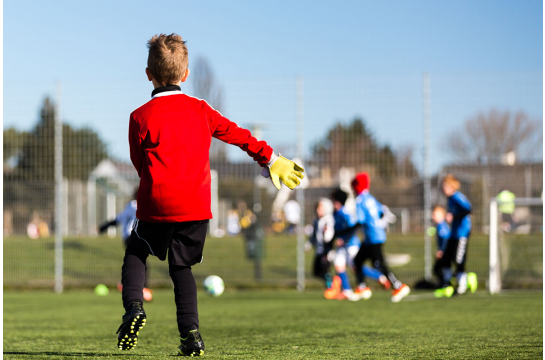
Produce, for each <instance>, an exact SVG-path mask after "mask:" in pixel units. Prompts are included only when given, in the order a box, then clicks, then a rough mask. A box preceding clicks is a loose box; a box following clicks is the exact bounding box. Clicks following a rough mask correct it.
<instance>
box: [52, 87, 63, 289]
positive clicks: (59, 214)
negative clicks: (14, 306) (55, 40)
mask: <svg viewBox="0 0 545 360" xmlns="http://www.w3.org/2000/svg"><path fill="white" fill-rule="evenodd" d="M61 96H62V85H61V83H60V82H59V83H57V86H56V91H55V145H54V146H55V292H56V293H58V294H60V293H62V290H63V255H62V247H63V244H62V232H63V227H64V226H63V220H64V219H63V179H62V169H63V165H62V155H63V154H62V117H61Z"/></svg>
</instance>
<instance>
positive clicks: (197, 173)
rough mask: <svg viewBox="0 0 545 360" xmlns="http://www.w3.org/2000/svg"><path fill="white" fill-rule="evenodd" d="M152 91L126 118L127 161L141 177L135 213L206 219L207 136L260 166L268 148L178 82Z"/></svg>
mask: <svg viewBox="0 0 545 360" xmlns="http://www.w3.org/2000/svg"><path fill="white" fill-rule="evenodd" d="M152 96H153V97H152V99H151V100H150V101H149V102H147V103H146V104H144V105H142V106H140V107H139V108H138V109H136V110H134V111H133V112H132V114H131V117H130V122H129V145H130V152H131V160H132V163H133V165H134V167H135V168H136V171H137V172H138V175H139V176H140V188H139V190H138V199H137V202H138V209H137V211H136V217H137V218H138V219H140V220H143V221H148V222H183V221H193V220H206V219H210V218H212V212H211V211H210V159H209V150H210V144H211V142H212V137H215V138H217V139H220V140H222V141H224V142H226V143H229V144H233V145H236V146H238V147H240V148H241V149H242V150H244V151H246V152H247V153H248V155H250V156H251V157H252V158H253V159H254V160H255V161H257V162H258V163H259V164H260V165H261V166H265V165H266V164H267V163H268V162H269V160H270V158H271V155H272V153H273V149H272V148H271V147H270V146H269V145H267V143H266V142H265V141H257V139H256V138H255V137H253V136H252V134H251V133H250V131H249V130H246V129H243V128H240V127H239V126H238V125H237V124H235V123H234V122H232V121H229V120H228V119H227V118H225V117H224V116H223V115H221V114H220V113H219V112H218V111H216V110H214V109H213V108H212V107H211V106H210V105H208V103H207V102H206V101H204V100H200V99H197V98H194V97H191V96H187V95H185V94H183V93H182V92H181V91H180V87H178V86H175V85H171V86H165V87H161V88H157V89H155V90H154V91H153V92H152Z"/></svg>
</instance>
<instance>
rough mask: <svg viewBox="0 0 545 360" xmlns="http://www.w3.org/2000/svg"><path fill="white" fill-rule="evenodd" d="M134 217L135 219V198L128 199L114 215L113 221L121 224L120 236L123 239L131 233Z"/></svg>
mask: <svg viewBox="0 0 545 360" xmlns="http://www.w3.org/2000/svg"><path fill="white" fill-rule="evenodd" d="M134 219H136V200H132V201H130V202H129V203H128V204H127V206H125V208H124V209H123V211H122V212H120V213H119V214H117V216H116V217H115V222H116V223H118V224H121V231H122V233H121V236H122V237H123V240H124V241H126V240H127V239H128V238H129V236H130V235H131V231H132V225H133V223H134Z"/></svg>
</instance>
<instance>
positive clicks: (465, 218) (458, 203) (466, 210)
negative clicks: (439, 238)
mask: <svg viewBox="0 0 545 360" xmlns="http://www.w3.org/2000/svg"><path fill="white" fill-rule="evenodd" d="M447 211H448V212H449V213H451V214H452V225H451V228H450V238H451V239H459V238H462V237H466V238H467V237H469V233H470V232H471V204H470V202H469V201H468V200H467V198H466V197H465V195H464V194H462V193H461V192H459V191H457V192H455V193H454V195H452V196H451V197H449V198H448V206H447Z"/></svg>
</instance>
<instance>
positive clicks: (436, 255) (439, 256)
mask: <svg viewBox="0 0 545 360" xmlns="http://www.w3.org/2000/svg"><path fill="white" fill-rule="evenodd" d="M442 257H443V251H441V250H438V251H437V252H436V253H435V258H436V259H441V258H442Z"/></svg>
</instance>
